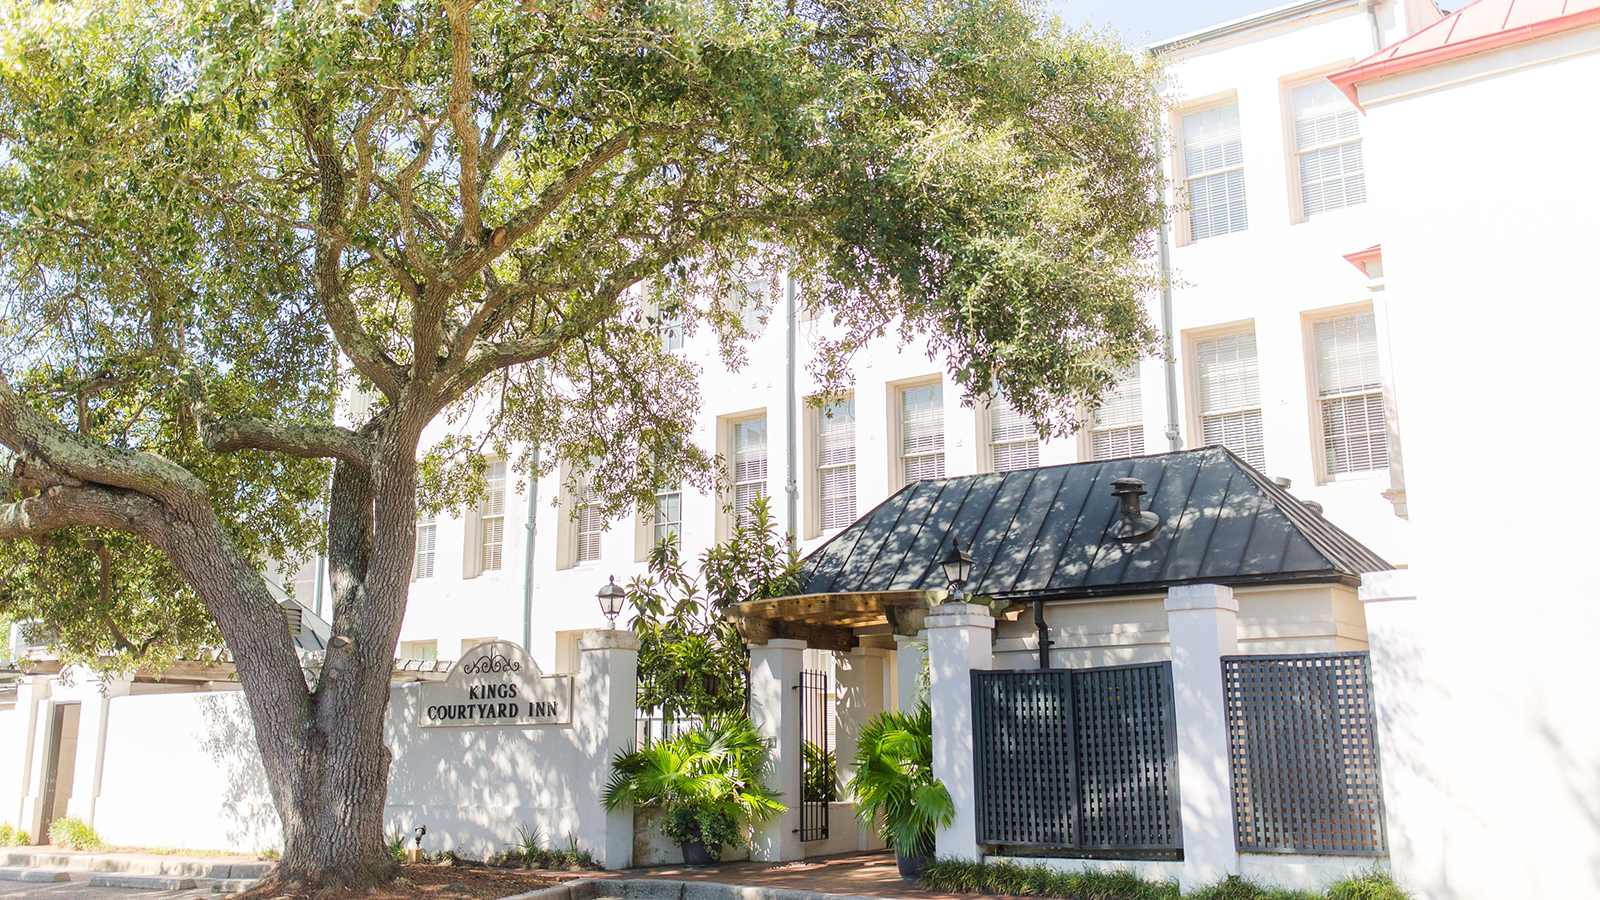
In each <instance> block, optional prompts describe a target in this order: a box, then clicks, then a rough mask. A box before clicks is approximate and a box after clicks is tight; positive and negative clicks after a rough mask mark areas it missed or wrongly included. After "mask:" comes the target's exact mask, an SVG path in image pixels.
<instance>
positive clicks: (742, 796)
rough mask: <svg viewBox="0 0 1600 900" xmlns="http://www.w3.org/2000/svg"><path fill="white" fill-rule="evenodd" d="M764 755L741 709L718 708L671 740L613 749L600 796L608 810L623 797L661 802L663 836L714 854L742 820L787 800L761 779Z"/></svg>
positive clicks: (778, 808) (765, 747)
mask: <svg viewBox="0 0 1600 900" xmlns="http://www.w3.org/2000/svg"><path fill="white" fill-rule="evenodd" d="M770 758H771V747H770V745H769V744H768V742H767V740H766V739H765V738H763V737H761V735H760V734H758V733H757V732H756V730H755V727H754V726H753V725H751V724H750V720H749V719H748V718H747V717H746V716H744V715H743V714H725V715H719V716H716V717H713V718H712V719H711V720H710V721H708V722H706V723H705V724H704V725H702V726H700V727H698V728H696V729H694V730H692V731H688V732H685V733H683V734H681V735H678V736H677V737H675V738H671V739H670V740H664V741H659V742H657V743H654V744H650V745H648V746H645V747H640V748H638V749H635V750H631V751H629V752H626V753H622V754H619V755H618V756H617V758H616V759H615V760H614V761H613V762H612V763H611V768H612V772H611V778H610V780H609V781H607V783H606V789H605V793H604V794H603V795H602V797H601V800H602V802H603V803H604V804H605V808H606V809H607V810H612V809H616V808H617V807H619V806H622V805H623V804H625V803H632V804H634V805H635V806H642V807H651V806H654V807H660V808H662V809H663V810H665V812H666V813H667V817H666V819H665V821H664V822H663V824H662V831H663V832H664V833H666V835H667V836H668V837H670V838H672V839H673V840H675V841H677V842H678V843H679V844H683V845H691V844H695V843H703V844H704V845H705V850H706V852H707V853H708V854H709V855H710V857H711V858H712V859H713V860H715V859H717V858H719V857H720V856H721V852H722V845H723V844H725V843H732V842H734V841H737V840H739V839H740V835H741V833H742V830H743V828H744V827H745V826H746V825H748V824H751V823H755V822H764V821H766V820H768V819H770V818H772V817H773V816H775V815H777V814H778V813H780V812H783V811H784V810H785V809H786V808H787V807H785V806H784V805H783V804H782V803H780V802H779V801H778V796H779V795H778V794H777V792H775V791H773V790H772V789H770V788H768V787H767V785H766V781H765V778H764V776H765V774H766V770H767V768H768V765H769V763H770Z"/></svg>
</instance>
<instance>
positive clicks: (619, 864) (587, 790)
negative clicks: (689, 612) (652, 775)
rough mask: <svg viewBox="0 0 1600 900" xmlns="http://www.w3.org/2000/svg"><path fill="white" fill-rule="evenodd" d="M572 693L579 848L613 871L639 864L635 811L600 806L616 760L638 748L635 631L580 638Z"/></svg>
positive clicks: (597, 632) (592, 633)
mask: <svg viewBox="0 0 1600 900" xmlns="http://www.w3.org/2000/svg"><path fill="white" fill-rule="evenodd" d="M578 660H579V662H578V674H577V676H576V677H575V679H574V683H573V687H572V692H573V698H572V700H573V702H572V727H573V729H574V734H573V739H574V740H575V741H576V742H577V745H578V752H579V760H580V763H579V764H580V765H581V766H583V770H582V771H583V774H582V776H581V778H580V780H579V784H581V785H583V786H584V789H583V790H580V791H579V792H578V796H577V797H576V798H575V800H576V805H577V817H578V828H577V839H578V845H579V846H580V847H582V848H583V849H585V850H588V851H589V852H590V853H593V854H594V855H595V858H596V860H597V861H598V862H599V863H600V865H601V866H603V867H604V868H607V869H625V868H627V867H628V866H630V865H632V864H633V810H632V809H630V808H628V807H626V806H625V807H623V808H621V809H617V810H614V811H612V812H606V809H605V807H604V806H602V805H601V803H600V797H601V794H602V793H603V792H604V791H605V786H606V780H607V779H608V778H610V776H611V761H612V760H613V759H615V758H616V756H617V754H618V753H620V752H622V751H624V750H627V749H628V748H629V747H631V746H633V729H634V724H633V720H634V715H635V705H636V704H637V702H638V696H639V638H638V636H637V635H635V634H634V633H633V632H631V631H611V630H605V631H598V630H597V631H586V632H584V633H583V635H582V636H581V637H580V638H579V639H578Z"/></svg>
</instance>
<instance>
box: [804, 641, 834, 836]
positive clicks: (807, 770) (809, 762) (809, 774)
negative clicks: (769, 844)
mask: <svg viewBox="0 0 1600 900" xmlns="http://www.w3.org/2000/svg"><path fill="white" fill-rule="evenodd" d="M828 706H829V704H828V674H827V673H826V672H813V671H809V670H807V671H802V672H801V673H800V748H799V749H800V840H802V841H823V840H827V838H828V801H829V800H830V799H832V794H833V789H832V787H833V786H832V784H831V780H832V778H833V765H832V761H833V746H832V735H831V734H830V731H831V730H832V729H830V728H828Z"/></svg>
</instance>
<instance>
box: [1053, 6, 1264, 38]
mask: <svg viewBox="0 0 1600 900" xmlns="http://www.w3.org/2000/svg"><path fill="white" fill-rule="evenodd" d="M1287 2H1289V0H1049V6H1050V10H1051V11H1052V12H1055V13H1057V14H1059V15H1060V16H1061V18H1062V20H1063V21H1065V22H1068V23H1071V24H1076V23H1088V24H1091V25H1095V26H1097V27H1098V26H1105V25H1109V26H1111V27H1112V28H1115V29H1116V30H1117V31H1119V32H1121V33H1122V35H1123V38H1124V39H1125V40H1126V41H1127V43H1128V44H1129V45H1130V46H1135V47H1139V46H1143V45H1145V44H1148V43H1151V42H1153V41H1159V40H1164V39H1166V38H1170V37H1176V36H1178V35H1180V34H1186V33H1188V32H1190V31H1195V30H1196V29H1200V28H1205V27H1206V26H1208V25H1216V24H1218V23H1221V22H1226V21H1228V20H1230V19H1237V18H1239V17H1240V16H1247V15H1249V14H1251V13H1256V12H1261V11H1262V10H1265V9H1272V8H1273V7H1275V6H1282V5H1283V4H1284V3H1287Z"/></svg>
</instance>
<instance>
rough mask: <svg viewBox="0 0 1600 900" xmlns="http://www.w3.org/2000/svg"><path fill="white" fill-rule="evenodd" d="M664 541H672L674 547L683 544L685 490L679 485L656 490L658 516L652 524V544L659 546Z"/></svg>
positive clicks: (652, 545)
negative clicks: (669, 488)
mask: <svg viewBox="0 0 1600 900" xmlns="http://www.w3.org/2000/svg"><path fill="white" fill-rule="evenodd" d="M662 541H671V542H672V545H673V546H674V547H679V548H681V547H682V546H683V491H682V490H680V489H679V488H677V487H673V488H672V489H671V490H666V491H656V518H655V521H654V522H653V523H652V524H651V530H650V546H651V547H659V546H661V542H662Z"/></svg>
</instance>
